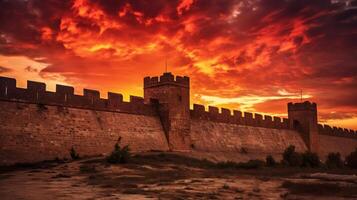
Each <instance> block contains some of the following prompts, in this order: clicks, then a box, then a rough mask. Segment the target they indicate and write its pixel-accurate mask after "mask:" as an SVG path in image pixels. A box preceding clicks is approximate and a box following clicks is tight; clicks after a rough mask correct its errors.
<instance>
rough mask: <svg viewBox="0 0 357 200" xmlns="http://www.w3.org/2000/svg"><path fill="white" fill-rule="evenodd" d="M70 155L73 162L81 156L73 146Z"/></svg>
mask: <svg viewBox="0 0 357 200" xmlns="http://www.w3.org/2000/svg"><path fill="white" fill-rule="evenodd" d="M69 154H70V155H71V158H72V160H78V159H79V154H78V153H77V152H76V150H75V149H74V147H73V146H72V148H71V150H70V151H69Z"/></svg>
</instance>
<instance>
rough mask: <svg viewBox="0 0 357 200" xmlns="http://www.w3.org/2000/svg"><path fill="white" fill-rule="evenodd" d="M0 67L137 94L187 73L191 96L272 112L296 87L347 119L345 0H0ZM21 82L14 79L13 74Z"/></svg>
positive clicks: (351, 15)
mask: <svg viewBox="0 0 357 200" xmlns="http://www.w3.org/2000/svg"><path fill="white" fill-rule="evenodd" d="M0 11H1V12H0V75H3V76H14V77H15V78H17V79H19V80H20V85H21V84H22V83H23V82H24V80H26V79H37V80H41V81H46V82H47V83H48V85H49V86H50V88H51V87H53V84H54V83H55V82H61V83H66V84H71V85H75V86H76V87H77V86H78V87H88V88H94V89H100V90H101V91H103V92H105V91H109V90H110V91H116V92H121V93H124V94H126V95H128V94H134V95H142V88H141V87H142V85H141V84H142V83H141V81H142V78H143V77H144V76H147V75H158V74H161V73H162V71H163V70H164V66H165V60H166V59H167V61H168V63H169V71H172V72H173V73H175V74H181V75H188V76H190V77H191V80H192V86H191V87H192V102H195V103H203V104H212V105H217V106H225V107H229V108H234V109H243V110H247V111H253V112H262V113H275V114H277V115H284V113H286V103H287V102H289V101H299V99H300V90H303V98H304V99H308V100H311V101H315V102H317V103H318V105H319V116H320V121H321V122H329V123H332V125H340V126H344V127H347V128H355V129H357V92H356V91H357V66H356V56H357V1H352V0H346V1H342V0H340V1H339V0H333V1H330V0H316V1H311V0H220V1H216V0H170V1H164V0H155V1H148V0H120V1H119V0H107V1H101V0H62V1H58V0H47V1H42V0H26V1H25V0H0ZM23 86H24V85H23Z"/></svg>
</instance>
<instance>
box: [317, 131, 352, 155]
mask: <svg viewBox="0 0 357 200" xmlns="http://www.w3.org/2000/svg"><path fill="white" fill-rule="evenodd" d="M319 143H320V147H321V148H320V151H319V156H320V158H321V159H322V160H325V159H326V157H327V155H328V154H329V153H331V152H339V153H340V154H341V156H342V157H343V158H345V157H346V156H347V155H349V154H350V153H351V152H352V151H354V150H355V149H356V148H357V139H353V138H349V137H338V136H331V135H319ZM322 147H323V148H322Z"/></svg>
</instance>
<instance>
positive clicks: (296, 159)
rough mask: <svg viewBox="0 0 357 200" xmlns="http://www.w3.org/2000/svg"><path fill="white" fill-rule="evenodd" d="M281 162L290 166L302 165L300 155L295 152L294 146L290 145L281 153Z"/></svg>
mask: <svg viewBox="0 0 357 200" xmlns="http://www.w3.org/2000/svg"><path fill="white" fill-rule="evenodd" d="M282 163H284V164H287V165H289V166H291V167H300V166H301V165H302V155H301V154H299V153H297V152H295V146H293V145H290V146H289V147H288V148H286V149H285V151H284V153H283V160H282Z"/></svg>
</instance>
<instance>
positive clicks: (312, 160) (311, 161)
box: [302, 151, 321, 167]
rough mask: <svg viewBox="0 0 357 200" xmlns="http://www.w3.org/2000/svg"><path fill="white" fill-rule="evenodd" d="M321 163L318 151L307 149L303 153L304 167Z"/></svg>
mask: <svg viewBox="0 0 357 200" xmlns="http://www.w3.org/2000/svg"><path fill="white" fill-rule="evenodd" d="M320 164H321V162H320V159H319V156H318V155H317V154H316V153H312V152H310V151H306V152H305V153H303V154H302V167H319V166H320Z"/></svg>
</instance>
